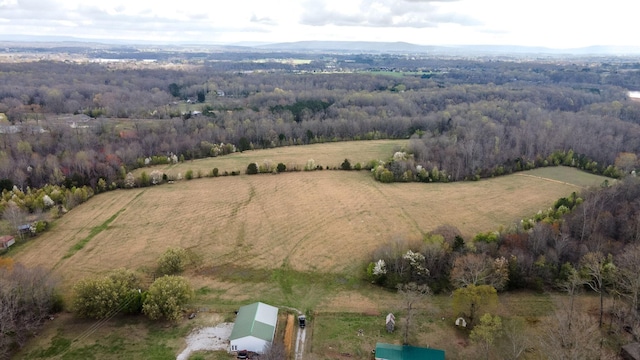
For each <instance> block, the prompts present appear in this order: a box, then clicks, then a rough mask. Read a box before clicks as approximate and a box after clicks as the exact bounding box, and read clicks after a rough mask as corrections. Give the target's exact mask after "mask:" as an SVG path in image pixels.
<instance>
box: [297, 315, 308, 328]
mask: <svg viewBox="0 0 640 360" xmlns="http://www.w3.org/2000/svg"><path fill="white" fill-rule="evenodd" d="M306 323H307V318H306V316H304V315H300V316H298V324H300V328H302V329H304V327H305V326H306Z"/></svg>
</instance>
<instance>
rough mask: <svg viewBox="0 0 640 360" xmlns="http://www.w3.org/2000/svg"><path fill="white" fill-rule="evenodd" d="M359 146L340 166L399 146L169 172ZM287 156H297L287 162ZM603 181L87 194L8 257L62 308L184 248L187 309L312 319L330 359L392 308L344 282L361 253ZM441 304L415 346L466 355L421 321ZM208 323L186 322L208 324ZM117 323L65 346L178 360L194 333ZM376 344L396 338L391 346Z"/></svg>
mask: <svg viewBox="0 0 640 360" xmlns="http://www.w3.org/2000/svg"><path fill="white" fill-rule="evenodd" d="M359 145H360V146H363V148H364V149H366V153H367V154H366V155H354V156H353V158H360V157H361V158H362V161H365V160H366V158H365V157H364V156H374V157H384V156H385V154H390V153H391V152H392V149H393V147H394V146H398V145H399V144H398V142H397V141H389V142H385V141H379V142H352V143H329V144H322V145H314V146H310V147H293V148H284V149H277V150H278V151H279V152H278V153H276V152H275V151H276V150H260V151H251V152H245V153H243V154H238V155H239V156H241V157H242V158H241V160H238V159H234V158H233V157H229V158H228V159H225V157H219V158H214V159H205V160H198V161H193V162H188V163H186V164H180V165H178V166H180V167H182V170H180V169H179V170H178V171H184V169H187V168H193V169H197V168H198V167H201V168H202V169H205V168H211V167H214V166H216V167H218V166H219V167H220V168H225V165H224V164H225V162H227V163H228V162H230V161H235V164H233V165H228V166H229V167H234V166H237V167H240V166H241V164H242V163H249V162H256V161H264V159H266V158H270V159H273V161H281V160H280V159H286V160H285V161H289V162H291V163H304V161H305V159H307V158H308V157H309V156H310V155H311V154H316V155H318V154H325V155H324V156H325V157H324V158H323V157H319V159H321V160H320V161H322V162H326V163H327V164H329V163H332V164H333V163H335V164H339V163H340V162H341V160H342V159H343V157H345V156H346V155H345V154H346V153H351V154H357V148H358V146H359ZM345 148H346V149H348V151H345V150H344V149H345ZM283 150H286V151H288V153H286V152H285V153H282V151H283ZM294 151H299V154H300V155H298V157H296V156H295V155H294ZM326 154H330V156H333V157H335V161H333V162H331V158H330V157H327V155H326ZM238 155H236V157H237V156H238ZM252 156H253V157H252ZM320 156H322V155H320ZM387 156H388V155H387ZM336 166H337V165H336ZM176 167H177V166H176ZM602 181H603V178H602V177H600V176H595V175H592V174H588V173H585V172H583V171H579V170H577V169H574V168H569V167H548V168H540V169H536V170H532V171H525V172H519V173H516V174H512V175H507V176H501V177H497V178H492V179H486V180H481V181H476V182H455V183H429V184H425V183H394V184H383V183H380V182H377V181H375V180H374V179H373V177H372V175H371V174H370V172H369V171H364V170H363V171H342V170H317V171H299V172H287V173H282V174H278V175H271V174H261V175H244V174H242V175H240V176H221V177H217V178H210V177H206V178H201V179H193V180H191V181H187V180H182V181H176V182H174V183H172V184H165V185H161V186H154V187H148V188H139V189H130V190H116V191H112V192H107V193H103V194H99V195H97V196H95V197H94V198H92V199H91V200H90V201H88V202H86V203H84V204H82V205H80V206H78V207H77V208H75V209H73V210H72V211H71V212H69V213H68V214H66V215H65V216H63V217H62V218H61V219H59V220H57V221H56V223H55V224H54V226H53V227H52V229H51V230H50V231H48V232H46V233H45V234H43V235H42V236H40V237H38V238H36V239H34V240H33V241H29V242H27V243H25V244H23V245H22V246H21V247H20V248H19V249H17V251H15V252H14V253H12V256H13V257H14V258H15V260H16V261H19V262H23V263H28V264H32V265H42V266H44V267H45V268H50V269H53V271H54V273H55V274H56V275H57V276H59V277H60V279H61V280H62V284H61V289H63V291H62V293H63V294H64V296H65V297H66V299H67V301H68V300H70V297H71V294H72V292H71V288H72V286H73V284H75V283H76V282H77V281H78V280H80V279H82V278H85V277H88V276H91V275H94V274H103V273H105V272H107V271H109V270H112V269H115V268H120V267H125V268H128V269H132V270H136V271H138V272H139V273H142V274H146V275H147V276H148V277H149V279H150V278H151V277H152V276H153V275H152V273H153V271H154V269H155V266H156V261H157V259H158V257H159V256H160V255H161V254H162V253H163V252H164V251H165V250H166V249H168V248H176V247H181V248H185V249H188V250H190V251H191V253H192V254H197V264H196V266H195V267H192V268H191V269H190V270H189V271H188V272H187V273H186V275H187V276H189V278H190V281H191V283H192V285H193V286H194V288H195V289H199V290H198V292H199V293H200V294H201V295H199V296H198V297H197V298H196V300H195V303H194V304H192V305H191V306H192V307H204V308H206V309H209V310H210V311H213V317H215V318H216V319H218V318H219V317H220V316H221V315H216V313H218V314H224V313H226V312H229V311H230V310H231V309H233V308H235V306H237V304H242V303H245V302H248V301H254V300H263V301H264V300H268V301H271V302H273V303H274V304H280V305H284V304H286V305H290V306H295V307H298V308H300V309H303V310H304V311H307V312H309V311H310V312H311V314H315V316H316V321H317V324H316V327H315V328H314V329H315V332H312V333H313V334H314V335H313V337H312V338H311V339H310V340H309V341H311V345H310V346H309V352H310V353H311V354H310V356H311V355H312V354H313V353H314V350H313V349H315V354H325V356H330V357H331V356H338V355H339V354H341V353H344V354H353V355H356V358H366V356H365V354H366V352H367V351H368V350H367V349H369V348H371V347H372V346H374V344H375V341H376V340H375V338H371V337H369V338H367V339H366V340H365V339H364V338H360V337H357V336H355V335H354V334H355V332H349V333H348V335H347V334H345V328H341V326H342V327H344V326H346V329H349V328H350V327H351V326H361V327H362V328H364V329H366V331H367V333H371V332H373V333H378V334H380V332H379V330H377V327H376V326H375V323H376V320H375V319H376V317H378V316H379V314H380V313H382V312H384V311H388V310H387V309H394V308H397V307H398V306H399V305H398V303H397V301H398V300H397V299H395V298H394V296H393V294H391V293H389V292H387V291H384V290H376V289H374V288H371V287H370V286H365V287H362V286H360V285H357V284H358V283H359V282H360V280H358V279H359V278H360V277H361V275H360V274H362V270H363V266H364V264H365V263H366V262H367V261H370V256H371V252H372V251H373V250H374V249H376V248H377V247H379V246H380V245H382V244H385V243H388V242H390V241H397V240H403V239H404V240H417V239H420V238H422V236H423V235H424V234H426V233H428V232H429V231H431V230H433V229H435V228H436V227H438V226H440V225H442V224H451V225H454V226H456V227H458V228H459V229H460V231H461V232H462V234H463V235H464V236H465V237H466V238H471V237H472V236H473V235H474V234H476V233H478V232H486V231H492V230H498V229H500V228H506V227H509V226H510V225H512V224H513V223H515V222H517V221H519V219H521V218H523V217H528V216H531V215H533V214H535V213H536V212H537V211H538V210H541V209H546V208H548V207H549V206H550V204H552V203H553V202H554V201H555V200H556V199H558V198H560V197H563V196H568V195H569V194H571V193H572V192H574V191H581V190H583V189H585V188H586V187H588V186H594V185H599V184H600V183H601V182H602ZM78 244H83V246H78ZM78 248H79V249H78ZM43 254H46V256H43ZM340 279H344V281H343V280H340ZM349 279H351V280H349ZM336 281H338V282H337V283H336ZM354 281H355V282H354ZM349 284H351V285H349ZM503 301H511V302H514V301H515V303H516V304H523V303H528V302H533V304H534V305H533V306H531V307H525V308H520V307H519V306H517V305H516V307H515V310H511V311H509V312H508V313H505V315H518V316H530V317H531V316H534V317H538V316H543V315H546V314H548V312H549V311H551V309H552V308H553V307H554V305H553V303H552V300H551V298H549V297H548V296H543V297H539V296H535V295H532V296H524V297H522V296H518V295H516V296H508V297H505V298H503ZM448 302H449V300H448V297H437V298H434V300H433V303H431V304H425V305H422V306H423V307H424V309H423V310H422V312H421V315H420V317H419V319H421V320H419V321H420V322H421V323H422V324H423V325H420V327H419V328H418V333H417V335H416V336H417V337H416V340H417V341H419V342H420V343H431V344H433V345H432V346H439V347H441V348H443V349H446V350H447V352H448V353H449V354H450V355H452V356H454V358H455V356H465V354H466V352H467V351H469V349H465V347H460V345H459V344H447V341H446V339H447V338H450V337H451V336H457V335H456V334H455V333H454V332H452V331H453V330H455V329H452V328H451V327H450V326H448V325H447V323H445V322H440V323H435V324H433V323H432V322H433V321H434V320H433V319H434V318H437V319H439V318H440V317H443V318H444V316H445V315H446V316H449V315H447V314H448V311H449V310H448V307H449V305H448ZM203 316H205V315H203ZM216 316H217V317H216ZM222 316H224V315H222ZM208 318H209V317H207V316H205V317H203V318H202V319H199V320H198V321H199V322H198V323H199V324H203V325H204V324H206V325H213V323H209V322H208V321H207V320H206V319H208ZM65 319H66V320H65ZM122 321H124V323H122ZM122 321H118V322H116V323H115V325H114V324H106V325H105V327H104V328H103V329H101V330H99V331H97V332H96V333H95V334H93V332H92V335H91V336H87V337H88V338H87V339H85V340H84V342H85V344H84V345H82V344H80V345H77V346H75V347H78V346H79V349H76V350H75V351H76V352H77V353H78V354H83V352H84V351H88V349H95V347H96V346H98V344H100V343H101V341H100V337H101V336H109V337H110V338H112V339H116V340H117V341H124V342H125V344H124V345H121V346H122V348H124V349H127V350H126V351H127V353H129V354H135V353H138V352H145V351H148V350H145V349H149V348H154V347H155V346H159V345H157V344H156V342H157V343H159V344H161V349H162V351H161V353H164V354H177V353H179V351H180V349H181V348H182V347H183V346H184V345H182V344H183V340H181V339H182V337H184V336H186V334H187V333H188V332H189V331H190V329H191V328H192V326H193V325H192V323H189V322H187V323H181V324H180V325H179V327H178V328H176V329H175V331H172V332H171V334H173V335H171V334H168V333H165V332H160V333H158V332H153V331H152V332H149V330H148V329H147V326H148V325H145V324H144V323H142V324H138V325H134V324H132V323H131V322H130V321H128V320H126V319H123V320H122ZM185 321H189V320H185ZM217 321H220V320H216V322H217ZM118 324H120V325H118ZM312 324H313V322H312ZM340 324H342V325H340ZM149 325H151V324H149ZM89 326H92V325H91V324H89V323H86V324H85V325H84V327H83V325H82V323H76V322H75V321H73V320H71V319H70V318H68V316H66V315H63V317H62V319H61V322H59V323H57V327H56V326H53V327H52V328H50V329H49V330H48V331H47V333H46V334H47V335H45V336H43V337H41V338H40V339H39V340H38V341H36V342H34V343H33V344H32V347H30V348H27V349H32V348H35V349H38V348H44V349H46V348H48V347H49V348H50V347H52V346H54V345H53V342H54V340H55V339H56V336H62V338H74V337H77V336H82V334H84V333H86V331H87V330H85V329H86V327H89ZM114 326H115V327H114ZM312 327H313V325H312ZM55 329H57V330H55ZM63 329H66V330H63ZM122 329H129V330H128V331H132V330H131V329H136V330H135V331H141V332H142V334H147V335H142V336H141V338H140V339H138V340H135V341H133V342H132V341H125V340H124V338H122V337H121V335H118V334H120V332H121V331H122ZM176 331H177V332H176ZM434 331H435V332H434ZM55 334H58V335H55ZM378 336H382V335H378ZM386 338H387V339H388V340H387V341H390V342H393V341H396V340H394V339H395V338H394V337H393V336H389V335H386ZM118 339H119V340H118ZM116 340H113V341H116ZM92 344H93V345H92ZM83 346H84V347H83ZM73 348H74V347H72V348H71V349H73ZM37 351H39V350H37ZM36 353H37V352H36ZM77 353H75V352H72V354H76V355H70V356H71V357H70V358H77V356H78V355H77ZM31 354H33V353H31ZM331 354H333V355H331ZM336 354H337V355H336ZM358 354H360V355H358ZM30 356H32V355H30ZM74 356H75V357H74ZM80 356H82V355H80ZM103 356H104V357H105V358H109V356H110V355H108V354H107V353H103ZM154 358H164V357H163V356H157V357H154ZM320 358H323V357H320Z"/></svg>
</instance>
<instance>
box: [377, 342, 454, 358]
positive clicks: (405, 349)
mask: <svg viewBox="0 0 640 360" xmlns="http://www.w3.org/2000/svg"><path fill="white" fill-rule="evenodd" d="M376 360H444V351H443V350H437V349H429V348H421V347H415V346H409V345H393V344H385V343H377V344H376Z"/></svg>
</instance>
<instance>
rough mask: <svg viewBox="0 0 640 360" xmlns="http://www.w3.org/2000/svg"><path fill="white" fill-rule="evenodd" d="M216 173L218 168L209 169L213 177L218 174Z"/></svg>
mask: <svg viewBox="0 0 640 360" xmlns="http://www.w3.org/2000/svg"><path fill="white" fill-rule="evenodd" d="M218 173H219V170H218V168H213V170H211V175H212V176H213V177H218V175H219V174H218Z"/></svg>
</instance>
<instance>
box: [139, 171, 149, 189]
mask: <svg viewBox="0 0 640 360" xmlns="http://www.w3.org/2000/svg"><path fill="white" fill-rule="evenodd" d="M149 185H151V177H150V176H149V174H147V172H146V171H143V172H142V174H140V186H142V187H147V186H149Z"/></svg>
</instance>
